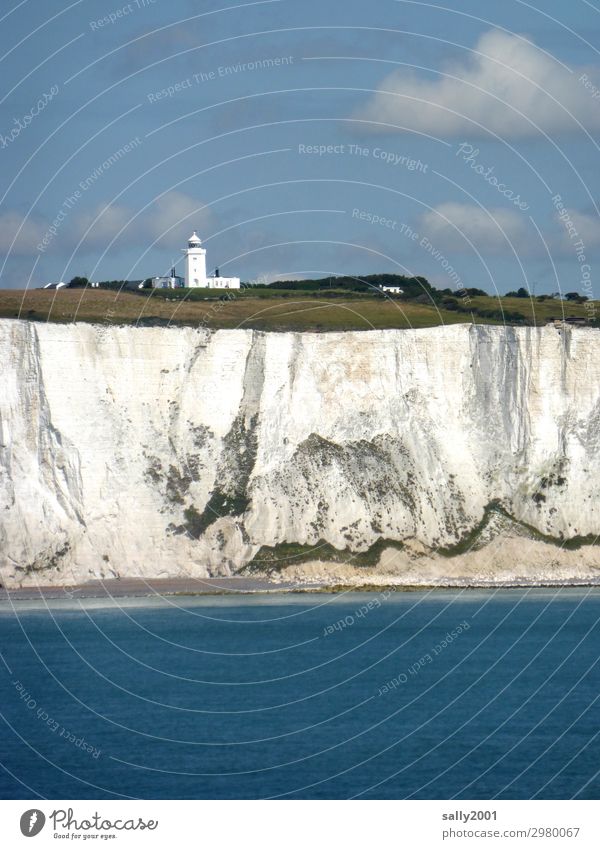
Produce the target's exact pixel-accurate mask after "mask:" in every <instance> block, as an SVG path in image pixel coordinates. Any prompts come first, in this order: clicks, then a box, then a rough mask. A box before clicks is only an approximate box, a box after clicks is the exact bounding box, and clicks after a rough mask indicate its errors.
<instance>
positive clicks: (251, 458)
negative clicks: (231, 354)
mask: <svg viewBox="0 0 600 849" xmlns="http://www.w3.org/2000/svg"><path fill="white" fill-rule="evenodd" d="M265 349H266V339H265V335H264V334H263V333H259V332H257V331H252V343H251V345H250V348H249V351H248V354H247V357H246V364H245V368H244V379H243V384H242V385H243V392H242V399H241V402H240V408H239V412H238V414H237V416H236V417H235V419H234V421H233V424H232V426H231V428H230V430H229V432H228V433H227V435H226V436H225V437H224V438H223V443H222V449H221V457H220V460H219V464H218V467H217V474H216V478H215V480H216V485H215V487H214V489H213V491H212V493H211V495H210V498H209V500H208V502H207V504H206V506H205V508H204V510H203V512H202V514H197V513H196V511H195V510H193V508H190V509H189V510H188V511H187V514H188V516H187V518H188V530H190V532H191V533H192V534H193V535H194V536H199V535H200V534H202V533H204V531H205V530H206V529H207V528H208V527H210V525H212V524H213V522H215V521H217V519H220V518H222V517H223V516H240V515H241V514H243V513H244V512H245V511H246V509H247V507H248V504H249V502H250V495H249V491H248V490H249V482H250V477H251V475H252V472H253V470H254V465H255V463H256V454H257V450H258V420H259V413H260V401H261V397H262V392H263V387H264V380H265Z"/></svg>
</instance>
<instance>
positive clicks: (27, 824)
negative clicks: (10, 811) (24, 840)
mask: <svg viewBox="0 0 600 849" xmlns="http://www.w3.org/2000/svg"><path fill="white" fill-rule="evenodd" d="M45 824H46V817H45V815H44V814H43V813H42V811H40V810H38V809H37V808H32V809H31V810H30V811H25V813H24V814H23V815H22V816H21V834H22V835H23V836H24V837H35V836H36V834H39V833H40V831H41V830H42V829H43V827H44V825H45Z"/></svg>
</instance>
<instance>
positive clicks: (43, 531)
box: [0, 320, 600, 586]
mask: <svg viewBox="0 0 600 849" xmlns="http://www.w3.org/2000/svg"><path fill="white" fill-rule="evenodd" d="M0 354H1V357H2V363H3V374H2V378H1V379H0V380H1V384H0V385H1V387H2V388H1V392H0V579H1V580H2V583H3V584H4V585H5V586H15V585H26V584H37V583H41V584H47V583H59V584H60V583H70V582H73V581H81V580H86V579H91V578H99V577H114V576H116V575H123V576H124V575H142V576H163V577H165V576H172V575H198V576H207V575H217V574H229V573H231V572H235V571H237V570H239V569H240V568H242V567H243V566H245V565H246V564H248V563H250V562H251V561H253V559H254V558H256V557H257V555H258V556H259V559H260V557H261V555H262V554H264V552H265V551H266V550H268V551H269V552H270V557H271V559H277V557H278V556H279V555H278V552H279V553H284V554H285V553H286V552H287V555H289V553H290V552H292V553H293V552H294V551H296V550H300V549H297V546H318V548H317V550H316V552H315V555H316V557H319V553H320V552H322V551H324V550H328V551H332V550H334V549H337V550H339V551H342V550H345V551H346V552H348V554H349V553H351V552H365V551H367V550H368V549H370V548H371V547H372V546H373V545H374V544H375V543H378V542H379V543H380V545H381V541H395V542H396V543H401V542H402V541H410V544H411V545H414V544H419V545H422V546H425V547H427V548H428V549H437V548H440V547H442V548H446V549H448V548H452V547H453V546H456V545H459V544H461V542H462V544H463V545H464V541H465V538H467V537H468V535H469V534H472V533H473V531H474V530H475V529H478V528H479V529H481V528H482V527H483V526H484V525H485V524H486V522H487V520H488V518H489V515H490V511H492V512H494V511H500V513H499V514H498V515H502V516H503V517H504V518H505V519H506V521H510V522H511V524H514V523H518V524H519V526H521V527H526V528H528V533H529V534H530V535H531V534H533V535H534V536H535V535H536V534H542V535H544V536H545V537H553V538H555V539H561V538H562V539H572V538H581V537H588V535H593V536H595V535H596V534H600V497H599V496H600V333H599V332H598V331H596V330H591V329H589V330H588V329H577V330H573V331H570V330H569V331H558V330H556V329H555V328H540V329H535V328H503V327H491V326H487V327H486V326H469V325H456V326H452V327H439V328H433V329H429V330H418V331H396V330H386V331H373V332H362V333H331V334H308V333H305V334H302V333H267V334H263V333H258V332H254V331H249V330H220V331H216V332H211V331H208V330H205V329H200V330H199V329H195V328H178V329H169V328H131V327H127V328H125V327H123V328H109V327H100V326H93V325H86V324H77V325H56V324H41V323H28V322H24V321H11V320H3V321H0ZM509 517H510V520H509ZM585 541H586V542H590V541H591V540H589V539H588V540H585ZM323 543H325V544H327V545H323ZM283 544H295V546H290V545H287V546H286V547H285V548H282V547H281V546H282V545H283ZM261 549H262V553H261ZM504 565H505V566H506V564H504Z"/></svg>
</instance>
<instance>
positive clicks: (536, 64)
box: [355, 30, 600, 138]
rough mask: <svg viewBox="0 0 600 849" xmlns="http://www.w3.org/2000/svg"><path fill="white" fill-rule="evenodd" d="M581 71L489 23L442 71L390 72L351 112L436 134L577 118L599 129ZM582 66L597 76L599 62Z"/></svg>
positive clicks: (564, 127)
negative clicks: (463, 57) (461, 57)
mask: <svg viewBox="0 0 600 849" xmlns="http://www.w3.org/2000/svg"><path fill="white" fill-rule="evenodd" d="M582 73H583V69H579V70H577V69H575V72H574V73H570V72H569V71H568V70H567V69H566V68H565V67H563V66H562V65H561V64H559V63H558V62H557V61H556V60H554V59H553V58H551V57H550V56H548V55H547V54H546V53H544V52H543V51H542V50H540V49H539V48H537V47H536V46H535V45H533V44H532V43H530V42H528V41H527V40H526V39H525V37H524V36H518V35H512V34H508V33H504V32H501V31H499V30H491V31H490V32H487V33H485V34H484V35H482V36H481V38H480V39H479V41H478V42H477V44H476V45H475V48H474V49H473V52H472V53H470V54H469V57H468V58H467V59H466V60H464V61H462V62H461V63H454V64H451V65H448V66H446V67H445V68H444V69H443V74H442V76H436V77H435V78H434V79H431V78H428V77H424V76H423V75H417V74H416V73H414V72H410V71H406V70H397V71H394V72H392V73H391V74H389V75H388V76H387V77H386V78H385V79H384V80H383V81H382V82H381V84H380V86H379V87H378V90H377V92H376V93H375V94H374V95H373V96H372V97H371V99H370V101H369V102H368V103H367V104H366V105H365V106H364V107H362V108H361V109H359V110H358V112H357V113H355V117H357V118H361V119H366V120H368V121H375V122H383V123H391V124H397V125H400V127H404V128H405V129H406V130H407V131H417V132H423V133H428V134H431V135H434V136H440V137H444V136H466V137H469V138H470V137H473V136H475V135H486V131H490V132H492V133H497V134H498V135H499V136H500V137H502V138H517V137H523V136H531V135H535V134H537V133H539V132H545V133H548V134H549V135H550V134H556V133H562V132H573V131H577V130H579V127H578V125H577V123H576V121H577V120H578V121H580V122H581V123H582V124H583V125H584V126H585V127H586V128H587V129H588V130H593V129H599V128H600V108H598V102H597V101H595V100H594V99H593V97H592V95H591V93H590V90H588V89H587V88H586V87H585V85H584V84H583V82H580V80H579V78H580V76H581V74H582ZM586 73H587V79H588V80H591V81H596V82H597V79H598V76H599V74H598V69H595V70H590V69H587V71H586ZM594 78H596V79H595V80H594ZM553 98H554V99H553ZM502 101H504V103H503V102H502ZM504 104H506V105H504ZM569 112H570V113H571V115H569ZM478 125H481V126H478ZM536 125H537V126H536ZM373 129H374V130H377V128H373ZM386 129H388V128H385V127H382V128H381V130H383V131H385V130H386Z"/></svg>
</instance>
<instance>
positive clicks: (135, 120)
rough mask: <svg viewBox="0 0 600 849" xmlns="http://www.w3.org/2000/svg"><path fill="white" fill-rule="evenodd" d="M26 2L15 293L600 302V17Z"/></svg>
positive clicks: (14, 154)
mask: <svg viewBox="0 0 600 849" xmlns="http://www.w3.org/2000/svg"><path fill="white" fill-rule="evenodd" d="M537 2H538V5H539V8H537V7H536V6H535V5H534V4H533V3H525V2H523V1H522V0H518V2H517V1H516V0H506V2H505V3H502V4H499V3H496V2H494V3H490V2H454V3H453V4H452V8H451V9H448V8H445V7H444V5H443V3H440V4H432V3H420V2H406V0H401V1H400V2H398V0H371V2H366V0H360V1H359V0H346V2H342V0H319V2H314V0H304V2H297V0H269V2H253V3H244V4H234V3H230V4H229V5H228V4H227V3H228V0H219V2H217V1H216V0H214V2H213V0H207V2H191V0H168V2H167V0H154V2H151V0H132V2H130V3H123V2H121V0H79V2H73V3H71V4H69V2H68V0H66V1H65V0H60V2H59V0H44V2H41V0H37V2H36V0H21V2H18V0H11V5H10V6H9V7H8V8H5V6H3V7H2V11H1V12H0V33H1V35H0V37H1V39H2V51H1V59H0V61H1V63H2V65H1V68H2V76H1V79H2V92H1V96H0V100H1V101H2V102H1V104H0V158H1V161H2V168H0V271H1V279H0V285H1V286H3V287H10V288H24V287H25V286H27V285H31V286H39V285H41V284H43V283H45V282H48V281H55V280H60V279H66V280H68V279H70V277H72V276H74V275H75V274H83V275H86V276H88V277H90V278H91V279H95V280H98V279H114V278H118V279H122V278H130V279H135V278H141V277H146V276H150V275H155V274H162V273H165V272H166V271H167V270H168V268H169V267H170V264H171V262H172V261H173V262H176V263H177V264H178V265H177V267H178V269H180V268H181V267H182V265H181V263H182V260H181V256H182V254H181V251H180V249H181V248H182V247H183V246H184V244H185V241H186V239H187V237H188V236H189V234H190V232H191V231H192V230H193V229H198V231H199V233H200V234H201V236H202V238H203V240H204V243H205V247H206V248H207V251H208V266H209V268H214V267H215V266H218V267H219V269H220V271H221V273H222V274H228V275H238V276H240V277H241V278H242V279H243V280H266V281H268V280H269V279H275V278H281V277H285V276H288V277H300V276H324V275H329V274H352V273H360V274H365V273H374V272H383V271H387V272H393V271H397V272H398V273H410V274H421V275H424V276H426V277H428V278H429V279H430V280H431V281H432V282H434V283H435V284H436V285H438V286H441V287H446V286H448V287H450V288H459V286H460V285H464V286H480V287H482V288H485V289H487V290H488V291H491V292H492V291H498V292H501V293H502V292H505V291H507V290H509V289H514V288H517V287H519V286H526V287H529V288H531V289H533V290H535V292H536V293H543V292H554V291H558V290H562V291H580V292H581V293H582V294H591V293H593V294H594V295H595V296H598V291H597V287H596V285H595V277H596V269H597V268H598V266H599V263H600V217H599V212H598V199H599V198H598V195H599V192H598V173H599V170H600V169H599V168H598V163H599V150H600V148H599V146H598V145H599V141H598V139H599V138H600V133H599V132H598V131H599V130H600V37H599V34H600V8H596V6H595V5H594V3H592V2H588V0H573V2H572V3H570V4H565V3H559V2H554V0H545V2H543V3H542V2H541V0H537Z"/></svg>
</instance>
